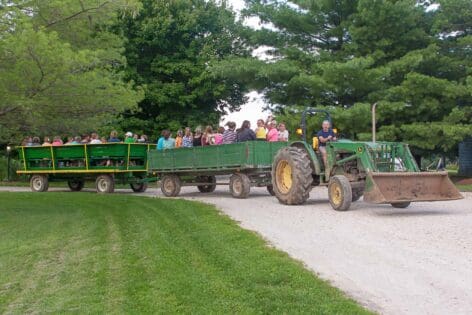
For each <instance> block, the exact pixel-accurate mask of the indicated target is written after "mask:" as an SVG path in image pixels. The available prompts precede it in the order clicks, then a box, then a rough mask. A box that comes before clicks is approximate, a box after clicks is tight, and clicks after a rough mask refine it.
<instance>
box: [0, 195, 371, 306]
mask: <svg viewBox="0 0 472 315" xmlns="http://www.w3.org/2000/svg"><path fill="white" fill-rule="evenodd" d="M0 200H1V201H0V270H1V272H0V313H57V312H79V313H135V314H139V313H320V314H321V313H324V314H336V313H337V314H356V313H357V314H362V313H368V311H366V310H365V309H363V308H362V307H361V306H359V305H358V304H356V302H354V301H352V300H350V299H349V298H347V297H346V296H344V295H343V293H341V292H340V291H339V290H337V289H336V288H333V287H331V286H330V285H329V284H327V283H326V282H324V281H322V280H320V279H318V278H316V276H315V275H313V274H312V273H311V272H309V271H307V270H306V269H304V268H303V266H302V265H301V264H300V263H299V262H296V261H294V260H292V259H291V258H290V257H288V255H286V254H285V253H283V252H280V251H277V250H275V249H272V248H270V247H269V246H267V244H266V243H265V242H264V241H263V240H262V239H261V238H260V237H258V236H257V235H256V234H254V233H251V232H249V231H246V230H243V229H241V228H240V227H238V226H237V225H236V224H235V223H234V222H233V221H232V220H230V219H229V218H227V217H226V216H223V215H221V214H220V213H219V212H218V211H217V210H216V209H215V208H214V207H212V206H209V205H205V204H202V203H196V202H189V201H184V200H166V199H151V198H142V197H134V196H124V195H106V196H103V195H96V194H93V193H92V194H91V193H43V194H41V193H0ZM289 210H290V209H287V211H289Z"/></svg>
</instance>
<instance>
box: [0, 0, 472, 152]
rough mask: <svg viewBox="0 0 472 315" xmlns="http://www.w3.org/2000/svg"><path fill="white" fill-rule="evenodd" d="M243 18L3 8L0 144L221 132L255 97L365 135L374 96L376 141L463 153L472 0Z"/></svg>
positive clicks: (260, 1)
mask: <svg viewBox="0 0 472 315" xmlns="http://www.w3.org/2000/svg"><path fill="white" fill-rule="evenodd" d="M240 14H241V17H240V18H238V17H237V16H236V13H235V12H234V11H233V10H232V9H231V7H230V5H229V4H228V2H227V1H213V0H165V1H164V0H141V1H139V0H108V1H107V0H49V1H35V0H0V70H1V71H0V73H1V75H0V142H18V141H19V139H21V137H23V136H25V135H30V134H50V133H53V134H58V133H64V134H77V133H86V132H89V131H90V130H99V131H100V132H109V131H110V130H112V129H119V130H122V131H126V130H128V129H129V130H135V131H138V132H141V133H146V134H149V135H151V136H157V135H158V134H159V132H160V130H162V129H175V128H177V127H178V126H183V125H195V124H215V123H217V122H218V120H219V118H220V117H221V115H223V114H225V113H226V112H228V111H232V110H238V109H239V108H240V106H241V105H242V104H244V103H245V102H246V97H245V94H246V93H247V92H248V91H251V90H258V91H259V92H261V93H263V95H264V97H265V100H266V101H267V103H268V104H269V106H270V107H271V108H272V110H273V111H274V112H275V113H276V114H277V116H278V120H283V121H286V122H287V124H288V127H289V128H290V129H295V127H296V126H297V124H298V120H299V114H298V112H299V110H300V109H301V108H303V107H306V106H312V107H326V108H328V109H329V110H330V111H331V112H332V113H333V118H334V119H333V120H334V122H335V124H336V127H337V128H338V129H339V130H340V131H341V133H343V134H344V135H345V136H346V137H349V138H353V139H359V140H367V139H369V138H370V129H371V123H370V107H371V104H372V103H375V102H377V104H378V105H377V108H378V109H377V116H378V139H383V140H391V141H405V142H408V143H410V144H411V145H412V146H413V148H414V150H415V151H416V152H420V153H421V152H423V153H430V152H442V153H444V152H450V153H452V154H453V153H454V152H455V150H456V148H457V144H458V143H459V142H460V141H462V140H463V139H464V138H466V137H467V136H470V135H471V134H472V124H471V122H472V2H471V1H469V0H438V1H413V0H297V1H295V0H292V1H285V0H278V1H277V0H246V8H245V9H244V11H242V12H241V13H240ZM247 17H252V18H257V19H258V20H259V21H260V27H258V28H257V29H256V28H254V27H248V26H247V25H245V24H244V23H243V21H244V19H245V18H247ZM261 47H262V48H265V51H266V56H265V57H268V58H264V60H263V59H261V58H258V57H257V56H254V53H253V52H254V51H255V50H256V49H258V48H261ZM256 51H257V50H256ZM318 120H319V119H318ZM318 120H317V119H313V120H312V122H311V124H312V128H315V125H317V124H318V123H319V121H318Z"/></svg>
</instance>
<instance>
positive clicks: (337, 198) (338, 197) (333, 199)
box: [328, 175, 352, 211]
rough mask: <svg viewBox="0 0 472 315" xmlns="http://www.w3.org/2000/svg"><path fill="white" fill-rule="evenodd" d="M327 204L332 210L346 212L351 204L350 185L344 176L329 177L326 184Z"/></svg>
mask: <svg viewBox="0 0 472 315" xmlns="http://www.w3.org/2000/svg"><path fill="white" fill-rule="evenodd" d="M328 195H329V203H330V204H331V207H333V209H334V210H337V211H347V210H348V209H349V207H350V206H351V202H352V189H351V184H350V183H349V180H348V179H347V177H346V176H343V175H336V176H333V177H331V179H330V180H329V184H328Z"/></svg>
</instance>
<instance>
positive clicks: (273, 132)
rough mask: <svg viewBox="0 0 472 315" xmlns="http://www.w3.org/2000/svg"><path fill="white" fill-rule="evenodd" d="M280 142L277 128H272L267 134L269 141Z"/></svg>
mask: <svg viewBox="0 0 472 315" xmlns="http://www.w3.org/2000/svg"><path fill="white" fill-rule="evenodd" d="M278 140H279V132H278V131H277V128H272V129H270V130H269V132H268V133H267V141H269V142H275V141H278Z"/></svg>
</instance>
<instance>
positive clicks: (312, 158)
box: [289, 141, 321, 175]
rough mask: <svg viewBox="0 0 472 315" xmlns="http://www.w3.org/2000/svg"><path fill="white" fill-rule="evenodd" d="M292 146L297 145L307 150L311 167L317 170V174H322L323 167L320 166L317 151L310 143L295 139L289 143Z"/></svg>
mask: <svg viewBox="0 0 472 315" xmlns="http://www.w3.org/2000/svg"><path fill="white" fill-rule="evenodd" d="M289 146H290V147H297V148H300V149H303V150H305V151H306V152H307V153H308V156H309V157H310V166H311V169H312V170H314V171H315V174H316V175H320V173H321V167H320V161H319V160H318V157H317V156H316V154H315V151H313V149H312V148H311V147H310V146H309V145H308V143H306V142H304V141H293V142H291V143H290V144H289Z"/></svg>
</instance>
